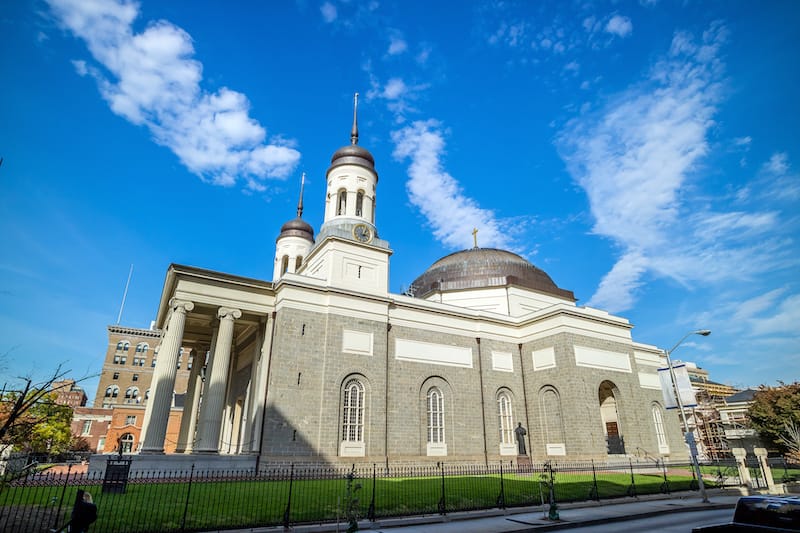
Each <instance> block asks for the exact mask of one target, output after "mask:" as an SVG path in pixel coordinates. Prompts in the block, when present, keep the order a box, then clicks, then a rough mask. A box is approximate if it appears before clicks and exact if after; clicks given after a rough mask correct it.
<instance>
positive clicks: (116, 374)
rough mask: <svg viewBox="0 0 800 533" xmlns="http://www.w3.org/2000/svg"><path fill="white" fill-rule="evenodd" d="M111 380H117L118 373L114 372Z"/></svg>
mask: <svg viewBox="0 0 800 533" xmlns="http://www.w3.org/2000/svg"><path fill="white" fill-rule="evenodd" d="M111 379H119V372H114V375H113V376H111Z"/></svg>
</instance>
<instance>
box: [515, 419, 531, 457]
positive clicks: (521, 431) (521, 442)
mask: <svg viewBox="0 0 800 533" xmlns="http://www.w3.org/2000/svg"><path fill="white" fill-rule="evenodd" d="M514 433H516V435H517V453H518V454H519V455H527V453H526V451H525V435H527V434H528V432H527V431H525V428H524V427H522V422H518V423H517V429H515V430H514Z"/></svg>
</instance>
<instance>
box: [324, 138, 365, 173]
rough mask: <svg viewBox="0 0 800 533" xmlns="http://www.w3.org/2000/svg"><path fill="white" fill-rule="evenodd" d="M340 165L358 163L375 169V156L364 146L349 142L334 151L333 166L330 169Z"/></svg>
mask: <svg viewBox="0 0 800 533" xmlns="http://www.w3.org/2000/svg"><path fill="white" fill-rule="evenodd" d="M339 165H358V166H362V167H365V168H368V169H369V170H372V171H374V170H375V158H373V157H372V154H371V153H369V150H367V149H366V148H362V147H361V146H359V145H357V144H349V145H347V146H343V147H342V148H339V149H338V150H336V151H335V152H334V153H333V157H331V166H330V168H329V169H328V171H329V172H330V169H331V168H334V167H338V166H339Z"/></svg>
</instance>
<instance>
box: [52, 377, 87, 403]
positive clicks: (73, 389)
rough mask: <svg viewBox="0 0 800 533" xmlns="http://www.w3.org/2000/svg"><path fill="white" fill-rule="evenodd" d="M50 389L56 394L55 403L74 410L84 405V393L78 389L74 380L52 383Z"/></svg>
mask: <svg viewBox="0 0 800 533" xmlns="http://www.w3.org/2000/svg"><path fill="white" fill-rule="evenodd" d="M50 388H51V389H52V390H54V391H55V392H56V399H55V402H56V403H57V404H59V405H66V406H68V407H72V408H73V409H75V408H76V407H83V406H84V405H86V401H87V398H86V392H85V391H84V390H83V389H82V388H81V387H79V386H78V385H77V384H76V383H75V380H74V379H63V380H61V381H54V382H53V383H52V384H51V385H50Z"/></svg>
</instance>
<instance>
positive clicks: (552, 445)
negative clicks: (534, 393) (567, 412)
mask: <svg viewBox="0 0 800 533" xmlns="http://www.w3.org/2000/svg"><path fill="white" fill-rule="evenodd" d="M539 411H540V419H541V421H542V433H543V434H544V442H545V450H546V452H547V455H566V453H567V450H566V444H565V442H564V421H563V419H562V413H561V398H560V396H559V394H558V391H557V390H556V389H555V388H553V387H550V386H547V387H543V388H542V389H541V391H540V392H539Z"/></svg>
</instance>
